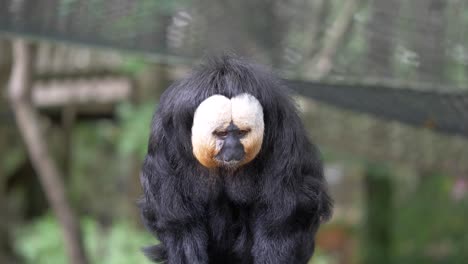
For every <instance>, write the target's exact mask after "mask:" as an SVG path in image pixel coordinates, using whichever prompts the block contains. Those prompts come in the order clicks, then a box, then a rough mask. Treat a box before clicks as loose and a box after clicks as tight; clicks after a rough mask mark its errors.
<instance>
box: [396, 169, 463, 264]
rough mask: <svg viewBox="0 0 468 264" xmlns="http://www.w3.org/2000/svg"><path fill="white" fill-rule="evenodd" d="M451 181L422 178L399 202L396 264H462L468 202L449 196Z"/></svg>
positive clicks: (452, 184)
mask: <svg viewBox="0 0 468 264" xmlns="http://www.w3.org/2000/svg"><path fill="white" fill-rule="evenodd" d="M453 186H454V179H453V178H451V177H447V176H445V175H424V176H423V178H422V181H421V183H420V185H419V187H418V188H417V189H416V190H415V191H414V192H412V193H410V194H409V195H408V196H407V197H405V199H404V200H402V202H400V204H399V206H398V208H397V212H398V215H397V217H396V219H395V220H396V223H395V242H396V244H395V245H396V248H395V250H396V252H395V253H396V257H397V258H396V260H397V261H396V262H395V263H429V264H430V263H464V262H465V261H466V259H468V225H467V222H466V219H468V218H467V217H468V199H467V197H466V195H465V197H464V198H462V199H460V200H457V199H455V198H454V197H453V195H452V190H453Z"/></svg>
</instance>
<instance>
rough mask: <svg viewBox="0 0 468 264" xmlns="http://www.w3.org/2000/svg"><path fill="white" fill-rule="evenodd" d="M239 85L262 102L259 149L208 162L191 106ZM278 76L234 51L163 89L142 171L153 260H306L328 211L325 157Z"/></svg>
mask: <svg viewBox="0 0 468 264" xmlns="http://www.w3.org/2000/svg"><path fill="white" fill-rule="evenodd" d="M241 93H249V94H251V95H253V96H255V97H256V98H257V99H258V101H259V102H260V103H261V105H262V107H263V112H264V113H263V114H264V123H265V132H264V133H265V134H264V138H263V143H262V148H261V151H260V153H259V154H258V155H257V157H256V158H255V159H254V160H253V161H251V162H250V163H248V164H245V165H244V166H242V167H240V168H238V169H236V170H232V169H223V168H217V169H207V168H205V167H203V166H202V165H201V164H200V163H199V162H198V161H197V160H196V159H195V157H194V155H193V154H192V145H191V127H192V122H193V117H194V111H195V109H196V108H197V107H198V105H199V104H200V103H201V102H202V101H203V100H205V99H206V98H208V97H210V96H212V95H214V94H221V95H224V96H226V97H228V98H231V97H234V96H236V95H238V94H241ZM296 111H297V110H296V107H295V105H294V104H293V102H292V100H291V98H290V97H289V96H288V91H287V88H286V87H284V85H283V84H282V82H281V80H280V79H279V78H277V77H275V76H274V75H273V74H271V73H270V72H269V71H267V70H265V69H263V68H262V67H260V66H257V65H254V64H250V63H247V62H245V61H242V60H240V59H238V58H234V57H230V56H223V57H220V58H218V59H211V60H209V61H208V62H207V63H206V64H205V65H203V66H201V67H200V68H199V69H198V70H196V71H194V72H193V73H192V74H191V75H190V76H189V77H187V78H186V79H183V80H181V81H178V82H176V83H174V84H173V85H171V86H170V87H169V88H168V90H166V92H165V93H164V94H163V95H162V97H161V100H160V104H159V107H158V110H157V111H156V113H155V115H154V119H153V124H152V129H151V135H150V139H149V146H148V154H147V156H146V158H145V161H144V165H143V168H142V174H141V184H142V186H143V190H144V196H143V198H142V199H141V201H140V208H141V212H142V218H143V221H144V224H145V226H146V227H147V229H148V230H150V231H151V232H152V233H153V234H154V235H155V236H157V237H158V238H159V240H160V242H161V244H159V245H156V246H150V247H147V248H146V249H145V253H146V255H147V256H148V257H149V258H150V259H152V260H153V261H163V262H164V263H169V264H176V263H177V264H181V263H228V264H229V263H265V264H266V263H268V264H271V263H285V264H286V263H287V264H291V263H299V264H301V263H307V261H308V260H309V259H310V257H311V256H312V254H313V251H314V247H315V242H314V237H315V233H316V231H317V229H318V227H319V225H320V223H321V222H322V221H324V220H326V219H328V218H329V217H330V215H331V207H332V206H331V203H332V202H331V199H330V197H329V195H328V193H327V188H326V183H325V181H324V177H323V169H322V162H321V160H320V157H319V153H318V151H317V150H316V148H315V146H314V145H313V144H312V143H311V142H310V141H309V140H308V138H307V136H306V131H305V129H304V126H303V124H302V122H301V120H300V118H299V116H298V114H297V112H296Z"/></svg>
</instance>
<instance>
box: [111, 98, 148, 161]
mask: <svg viewBox="0 0 468 264" xmlns="http://www.w3.org/2000/svg"><path fill="white" fill-rule="evenodd" d="M153 112H154V103H153V102H150V103H143V104H140V105H131V104H122V105H120V106H119V109H118V115H119V119H120V121H121V130H120V140H119V145H118V148H119V152H120V153H121V154H122V155H129V154H132V153H135V154H137V155H139V157H141V158H143V157H144V155H145V153H146V148H147V146H148V136H149V133H150V127H151V120H152V116H153Z"/></svg>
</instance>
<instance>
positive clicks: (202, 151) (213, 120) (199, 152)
mask: <svg viewBox="0 0 468 264" xmlns="http://www.w3.org/2000/svg"><path fill="white" fill-rule="evenodd" d="M263 133H264V123H263V108H262V106H261V105H260V102H259V101H258V100H257V99H256V98H255V97H254V96H252V95H250V94H247V93H243V94H240V95H238V96H236V97H233V98H231V99H229V98H227V97H225V96H222V95H213V96H210V97H208V98H207V99H205V100H204V101H203V102H202V103H201V104H200V105H199V106H198V108H197V109H196V111H195V115H194V118H193V125H192V148H193V154H194V156H195V157H196V159H197V160H198V161H199V162H200V163H201V164H202V165H203V166H205V167H207V168H215V167H221V166H222V167H231V168H233V167H238V166H241V165H244V164H246V163H248V162H250V161H252V160H253V159H254V158H255V157H256V156H257V154H258V153H259V152H260V148H261V146H262V141H263Z"/></svg>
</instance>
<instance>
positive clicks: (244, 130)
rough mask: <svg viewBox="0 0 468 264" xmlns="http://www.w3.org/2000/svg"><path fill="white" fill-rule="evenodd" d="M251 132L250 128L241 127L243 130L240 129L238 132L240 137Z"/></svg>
mask: <svg viewBox="0 0 468 264" xmlns="http://www.w3.org/2000/svg"><path fill="white" fill-rule="evenodd" d="M249 132H250V129H241V130H239V131H238V132H237V135H238V136H239V137H243V136H245V135H247V134H248V133H249Z"/></svg>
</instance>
